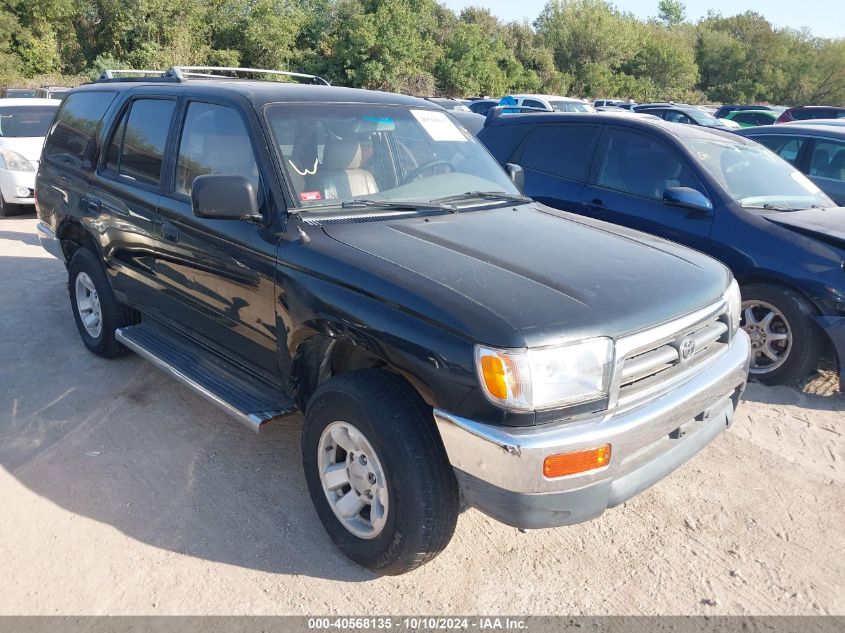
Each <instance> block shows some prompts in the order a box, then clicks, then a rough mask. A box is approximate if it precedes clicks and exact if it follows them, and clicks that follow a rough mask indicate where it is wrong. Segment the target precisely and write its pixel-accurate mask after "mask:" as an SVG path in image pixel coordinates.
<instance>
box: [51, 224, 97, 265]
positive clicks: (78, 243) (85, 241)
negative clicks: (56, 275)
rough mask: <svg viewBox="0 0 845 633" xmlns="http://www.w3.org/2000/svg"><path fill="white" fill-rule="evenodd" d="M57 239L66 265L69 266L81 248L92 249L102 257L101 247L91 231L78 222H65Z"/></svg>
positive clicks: (57, 232) (59, 230) (58, 232)
mask: <svg viewBox="0 0 845 633" xmlns="http://www.w3.org/2000/svg"><path fill="white" fill-rule="evenodd" d="M56 237H57V238H58V239H59V241H60V243H61V245H62V253H63V254H64V256H65V264H69V263H70V260H71V258H72V257H73V254H74V253H75V252H76V251H77V250H79V249H80V248H90V249H91V250H92V251H93V252H94V254H96V255H97V256H98V257H101V255H102V253H101V251H100V245H99V244H98V243H97V240H96V239H94V236H93V235H91V233H90V231H89V230H88V229H86V228H85V226H83V225H82V223H80V222H78V221H76V220H71V219H68V220H65V221H64V222H63V223H62V224H61V225H60V226H59V229H58V231H56Z"/></svg>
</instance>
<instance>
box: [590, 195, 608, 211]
mask: <svg viewBox="0 0 845 633" xmlns="http://www.w3.org/2000/svg"><path fill="white" fill-rule="evenodd" d="M587 207H588V208H589V209H593V210H594V211H606V210H607V207H605V206H604V202H602V200H601V199H600V198H593V199H592V200H590V201H589V202H588V203H587Z"/></svg>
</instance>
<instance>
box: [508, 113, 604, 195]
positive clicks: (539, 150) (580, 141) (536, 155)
mask: <svg viewBox="0 0 845 633" xmlns="http://www.w3.org/2000/svg"><path fill="white" fill-rule="evenodd" d="M597 134H598V127H597V126H595V125H537V126H535V127H534V131H533V132H532V133H531V136H529V137H528V140H527V141H526V142H525V146H524V147H523V149H522V157H521V158H520V164H521V165H522V166H523V167H524V168H526V169H533V170H535V171H541V172H544V173H547V174H552V175H554V176H560V177H562V178H569V179H570V180H580V181H584V180H586V179H587V171H588V170H589V168H590V153H591V150H592V147H593V142H594V141H595V139H596V135H597Z"/></svg>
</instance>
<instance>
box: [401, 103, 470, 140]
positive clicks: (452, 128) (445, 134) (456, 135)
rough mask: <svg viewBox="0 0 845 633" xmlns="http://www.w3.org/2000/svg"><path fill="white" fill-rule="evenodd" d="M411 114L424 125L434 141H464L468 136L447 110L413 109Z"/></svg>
mask: <svg viewBox="0 0 845 633" xmlns="http://www.w3.org/2000/svg"><path fill="white" fill-rule="evenodd" d="M411 114H413V115H414V118H415V119H416V120H417V121H419V124H420V125H422V127H423V129H424V130H425V132H426V134H428V135H429V136H430V137H431V140H432V141H463V142H466V140H467V139H466V136H464V134H463V132H461V130H460V128H459V127H458V126H457V125H455V124H454V123H453V122H452V120H451V119H450V118H449V117H448V115H447V114H446V113H445V112H436V111H434V110H411Z"/></svg>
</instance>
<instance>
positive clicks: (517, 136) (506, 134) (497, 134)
mask: <svg viewBox="0 0 845 633" xmlns="http://www.w3.org/2000/svg"><path fill="white" fill-rule="evenodd" d="M530 130H531V126H530V125H526V124H524V125H493V126H490V127H486V128H484V129H483V130H481V131H480V132H479V133H478V139H479V140H480V141H481V142H482V143H484V145H485V147H487V149H488V150H490V153H491V154H493V157H494V158H495V159H496V160H497V161H499V162H500V163H506V162H508V161H509V160H510V158H511V156H512V155H513V153H514V151H515V150H516V148H517V146H518V145H519V144H520V143H521V142H522V139H524V138H525V135H526V134H528V132H529V131H530Z"/></svg>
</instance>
